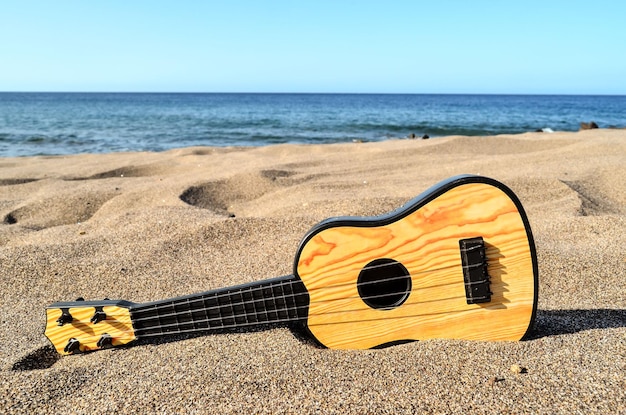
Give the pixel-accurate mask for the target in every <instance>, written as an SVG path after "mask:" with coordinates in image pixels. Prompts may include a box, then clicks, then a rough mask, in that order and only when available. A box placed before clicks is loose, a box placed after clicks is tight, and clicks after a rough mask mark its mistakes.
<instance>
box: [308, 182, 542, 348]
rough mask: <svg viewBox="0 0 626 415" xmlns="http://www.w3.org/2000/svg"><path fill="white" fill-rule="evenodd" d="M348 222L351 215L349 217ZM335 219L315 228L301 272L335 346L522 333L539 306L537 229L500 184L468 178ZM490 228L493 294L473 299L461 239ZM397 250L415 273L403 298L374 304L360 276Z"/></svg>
mask: <svg viewBox="0 0 626 415" xmlns="http://www.w3.org/2000/svg"><path fill="white" fill-rule="evenodd" d="M346 222H349V221H346ZM370 224H371V223H368V222H361V224H360V225H361V226H350V225H349V224H347V225H345V226H342V225H338V226H331V227H328V228H326V229H323V230H321V231H318V232H315V233H314V234H313V235H310V236H309V239H308V240H307V241H306V242H305V244H304V246H303V248H302V249H301V251H300V254H299V257H298V258H297V274H298V276H299V277H300V278H301V279H302V281H303V283H304V285H305V286H306V289H307V291H308V292H309V295H310V306H309V318H308V322H307V326H308V328H309V330H310V331H311V333H312V334H313V335H314V336H315V338H316V339H317V340H319V342H321V343H322V344H324V345H325V346H327V347H330V348H351V349H352V348H359V349H363V348H371V347H375V346H379V345H381V344H385V343H389V342H394V341H399V340H409V339H410V340H423V339H430V338H454V339H468V340H519V339H521V338H522V337H523V336H524V335H525V334H526V332H527V330H528V329H529V326H530V324H531V322H532V319H533V317H534V310H535V306H536V294H537V293H536V290H537V287H536V260H535V256H534V247H533V246H532V243H531V241H530V240H529V232H530V229H528V228H527V225H526V224H525V223H524V220H523V217H522V215H521V214H520V211H519V210H518V207H517V206H516V204H515V203H514V201H513V200H512V199H511V198H510V196H509V195H508V194H506V193H505V192H504V191H503V190H502V189H501V188H499V187H495V186H493V185H492V184H491V183H484V182H482V181H478V182H471V181H469V182H468V183H466V184H461V185H458V186H455V187H452V188H450V189H448V190H446V191H445V192H444V193H442V194H441V195H439V196H437V197H435V198H434V199H432V200H430V201H428V203H426V204H424V205H423V206H421V207H419V208H418V209H416V210H414V211H413V212H411V213H410V214H408V215H406V216H404V217H402V218H399V219H395V220H394V221H393V222H391V223H388V224H384V225H380V226H373V227H369V226H363V225H370ZM475 236H482V238H483V239H484V242H485V252H486V256H487V269H488V274H489V277H490V288H491V292H492V296H491V301H490V302H487V303H482V304H467V302H466V295H465V287H464V278H463V270H462V264H461V255H460V251H459V240H461V239H464V238H471V237H475ZM379 258H390V259H392V260H395V261H397V262H399V263H401V264H402V265H403V266H404V267H405V268H406V270H407V271H408V273H409V275H410V286H411V287H412V288H411V291H410V293H409V295H408V296H407V298H406V299H405V300H404V302H403V303H402V304H401V305H399V306H395V307H389V308H373V307H371V306H368V305H367V304H366V303H365V302H364V301H363V299H362V298H361V296H360V295H359V292H358V284H357V280H358V276H359V274H360V272H361V271H362V270H363V269H365V268H366V267H367V266H368V264H369V263H371V262H372V261H374V260H376V259H379Z"/></svg>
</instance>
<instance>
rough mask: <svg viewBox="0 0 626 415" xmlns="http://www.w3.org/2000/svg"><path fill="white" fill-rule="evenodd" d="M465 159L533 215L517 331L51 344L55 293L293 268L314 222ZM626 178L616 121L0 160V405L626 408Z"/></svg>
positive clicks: (434, 178)
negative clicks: (522, 316)
mask: <svg viewBox="0 0 626 415" xmlns="http://www.w3.org/2000/svg"><path fill="white" fill-rule="evenodd" d="M463 173H470V174H480V175H484V176H488V177H493V178H495V179H497V180H499V181H501V182H503V183H505V184H506V185H508V186H509V187H511V188H512V190H513V191H514V192H516V194H517V195H518V197H519V198H520V200H521V201H522V203H523V205H524V208H525V210H526V212H527V214H528V216H529V220H530V223H531V225H532V229H533V234H534V237H535V242H536V246H537V254H538V261H539V272H540V287H539V289H540V294H539V304H538V311H537V316H536V324H535V327H534V330H533V331H532V332H531V334H530V337H529V338H528V339H527V340H524V341H521V342H470V341H451V340H429V341H422V342H411V343H406V344H401V345H395V346H392V347H387V348H383V349H375V350H365V351H363V350H360V351H358V350H348V351H345V350H330V349H324V348H321V347H319V346H318V345H316V344H315V343H314V342H312V341H311V340H310V338H309V337H307V336H306V334H305V333H303V332H301V331H298V330H294V329H289V328H286V327H264V328H263V329H261V330H249V331H245V330H237V331H231V332H226V333H221V334H214V335H208V336H192V335H188V336H185V335H178V336H173V337H167V338H159V337H156V338H150V339H146V340H142V341H140V342H139V343H138V344H137V345H136V346H134V347H130V348H114V349H108V350H103V351H98V352H95V353H90V354H84V355H77V356H68V357H61V356H60V355H58V354H57V353H56V352H55V351H54V349H53V348H52V346H51V345H50V343H49V342H48V340H47V339H46V338H45V337H44V335H43V330H44V326H45V314H44V309H45V307H46V306H47V305H49V304H50V303H52V302H55V301H62V300H74V299H75V298H77V297H84V298H86V299H102V298H104V297H108V298H114V299H118V298H119V299H126V300H130V301H136V302H147V301H152V300H159V299H163V298H169V297H173V296H180V295H185V294H191V293H196V292H201V291H205V290H209V289H214V288H220V287H226V286H230V285H235V284H242V283H246V282H251V281H258V280H262V279H266V278H271V277H276V276H281V275H288V274H291V273H292V272H293V270H292V266H293V257H294V255H295V253H296V250H297V248H298V244H299V242H300V240H301V238H302V237H303V236H304V235H305V233H306V232H307V231H308V230H309V229H310V228H311V227H312V226H313V225H314V224H316V223H317V222H319V221H321V220H323V219H326V218H327V217H333V216H345V215H376V214H381V213H385V212H388V211H390V210H392V209H394V208H397V207H399V206H400V205H402V204H403V203H404V202H406V201H408V200H410V199H411V198H413V197H414V196H416V195H418V194H419V193H421V192H422V191H424V190H425V189H427V188H428V187H430V186H431V185H433V184H435V183H437V182H439V181H441V180H443V179H445V178H447V177H450V176H453V175H457V174H463ZM624 177H626V132H624V131H622V130H590V131H583V132H579V133H554V134H549V135H545V134H536V133H530V134H523V135H517V136H497V137H445V138H438V139H433V140H417V141H416V140H392V141H387V142H381V143H350V144H333V145H320V146H317V145H277V146H269V147H262V148H228V149H214V148H202V147H195V148H185V149H176V150H171V151H167V152H163V153H120V154H103V155H76V156H69V157H28V158H12V159H0V221H1V223H0V264H2V273H1V274H0V279H1V283H2V287H3V288H2V294H3V295H2V298H1V300H0V315H1V316H2V325H0V338H2V342H0V363H1V364H0V412H2V413H50V414H64V413H96V412H97V413H100V412H111V413H210V414H212V413H215V414H225V413H268V414H270V413H271V414H275V413H337V414H339V413H341V414H344V413H349V414H363V413H393V414H399V413H407V414H408V413H411V414H413V413H562V414H570V413H625V412H626V376H625V373H626V251H625V250H624V249H623V247H624V246H626V181H625V180H624ZM513 369H514V370H513Z"/></svg>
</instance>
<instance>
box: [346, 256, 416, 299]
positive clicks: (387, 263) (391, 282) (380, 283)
mask: <svg viewBox="0 0 626 415" xmlns="http://www.w3.org/2000/svg"><path fill="white" fill-rule="evenodd" d="M357 289H358V290H359V295H360V296H361V299H362V300H363V301H364V302H365V304H367V305H368V306H370V307H372V308H375V309H383V310H389V309H392V308H396V307H398V306H400V305H402V303H404V302H405V301H406V299H407V298H408V297H409V294H410V293H411V276H410V275H409V271H407V269H406V268H405V267H404V265H402V264H401V263H399V262H398V261H396V260H393V259H390V258H381V259H377V260H374V261H372V262H370V263H369V264H367V265H366V266H365V268H363V269H362V270H361V273H360V274H359V279H358V280H357Z"/></svg>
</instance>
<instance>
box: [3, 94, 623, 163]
mask: <svg viewBox="0 0 626 415" xmlns="http://www.w3.org/2000/svg"><path fill="white" fill-rule="evenodd" d="M591 121H594V122H595V123H597V124H598V125H599V126H600V127H602V128H604V127H625V126H626V96H623V95H622V96H608V95H602V96H591V95H461V94H459V95H454V94H452V95H448V94H445V95H444V94H441V95H440V94H407V95H404V94H289V93H285V94H265V93H35V92H0V157H14V156H35V155H67V154H78V153H111V152H122V151H164V150H168V149H172V148H179V147H188V146H218V147H223V146H267V145H272V144H277V143H310V144H320V143H341V142H353V141H359V142H361V141H362V142H369V141H383V140H389V139H393V138H407V137H411V136H413V135H414V136H415V137H418V138H421V137H423V136H424V135H427V136H428V137H430V138H431V139H436V138H437V137H441V136H447V135H466V136H491V135H498V134H517V133H524V132H529V131H537V130H540V129H543V130H544V131H546V132H550V131H576V130H578V129H579V126H580V123H581V122H591Z"/></svg>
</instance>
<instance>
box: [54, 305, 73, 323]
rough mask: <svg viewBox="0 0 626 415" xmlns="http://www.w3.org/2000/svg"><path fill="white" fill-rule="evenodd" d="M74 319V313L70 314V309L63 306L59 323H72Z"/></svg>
mask: <svg viewBox="0 0 626 415" xmlns="http://www.w3.org/2000/svg"><path fill="white" fill-rule="evenodd" d="M72 320H74V317H72V315H71V314H70V310H69V309H67V308H62V309H61V317H59V318H58V319H57V324H58V325H59V326H62V325H64V324H66V323H71V322H72Z"/></svg>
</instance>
